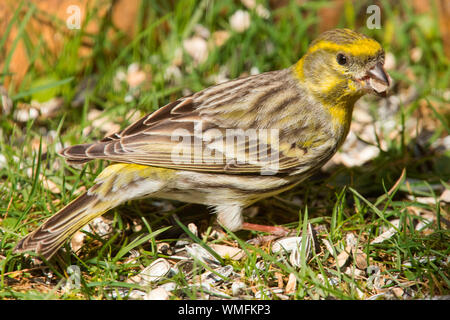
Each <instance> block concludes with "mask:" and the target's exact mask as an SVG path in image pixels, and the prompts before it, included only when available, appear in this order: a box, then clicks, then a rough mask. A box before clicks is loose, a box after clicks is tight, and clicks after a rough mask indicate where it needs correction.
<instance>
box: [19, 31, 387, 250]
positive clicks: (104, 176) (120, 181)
mask: <svg viewBox="0 0 450 320" xmlns="http://www.w3.org/2000/svg"><path fill="white" fill-rule="evenodd" d="M342 55H344V58H345V59H344V58H343V57H342ZM383 59H384V56H383V50H382V49H381V47H380V46H379V44H378V43H377V42H375V41H374V40H372V39H369V38H367V37H365V36H363V35H360V34H358V33H355V32H353V31H350V30H345V29H344V30H339V29H338V30H334V31H330V32H328V33H325V34H323V35H321V36H320V37H319V38H318V39H317V40H316V41H314V42H313V43H312V44H311V46H310V48H309V49H308V52H307V53H306V54H305V56H304V57H303V58H302V59H301V60H300V61H299V62H298V63H297V64H295V65H294V66H292V67H290V68H287V69H284V70H280V71H272V72H267V73H263V74H259V75H255V76H250V77H247V78H241V79H236V80H232V81H229V82H226V83H222V84H219V85H216V86H213V87H210V88H207V89H204V90H202V91H200V92H197V93H195V94H193V95H191V96H189V97H184V98H181V99H179V100H177V101H174V102H172V103H169V104H168V105H166V106H164V107H162V108H160V109H159V110H157V111H155V112H154V113H152V114H149V115H147V116H145V117H144V118H142V119H141V120H139V121H137V122H135V123H134V124H132V125H130V126H129V127H128V128H126V129H124V130H122V131H121V132H118V133H115V134H113V135H111V136H108V137H106V138H104V139H103V140H101V141H99V142H96V143H92V144H84V145H77V146H73V147H69V148H66V149H64V150H63V151H62V152H61V155H62V156H64V157H65V158H66V159H67V161H68V162H72V163H84V162H87V161H90V160H93V159H105V160H110V161H112V162H114V164H111V165H110V166H108V167H107V168H105V169H104V171H103V172H102V173H101V174H100V175H99V176H98V177H97V178H96V184H95V185H94V186H93V187H92V188H90V189H89V190H88V191H87V193H86V194H84V195H82V196H80V197H79V198H77V199H76V200H74V201H73V202H72V203H70V204H69V205H68V206H67V207H65V208H63V209H62V210H61V211H59V212H58V213H57V214H56V215H54V216H53V217H51V218H50V219H49V220H47V221H46V222H45V223H44V224H43V225H42V226H41V227H40V228H38V229H37V230H36V231H34V232H33V233H31V234H30V235H28V236H27V237H26V238H25V239H23V240H21V241H20V242H19V243H18V245H17V247H16V251H26V250H34V251H36V252H40V253H41V254H42V255H43V256H44V257H46V258H50V257H51V256H52V255H53V254H54V253H55V252H56V250H57V249H58V248H59V247H60V246H61V245H62V243H63V242H64V240H65V239H67V238H68V237H70V236H71V235H72V234H73V233H74V232H76V231H77V230H78V229H80V228H81V227H82V226H83V225H84V224H86V223H88V222H89V221H91V220H92V219H93V218H95V217H96V216H99V215H101V214H103V213H104V212H105V211H107V210H108V209H110V208H113V207H115V206H117V205H119V204H120V203H123V202H124V201H127V200H131V199H136V198H141V197H154V198H164V199H174V200H180V201H185V202H192V203H200V204H205V205H208V206H211V207H212V208H213V210H214V211H215V212H216V213H217V214H218V220H219V222H221V223H222V224H223V225H224V226H225V227H227V228H229V229H230V230H232V231H234V230H239V229H241V228H243V227H245V225H246V224H245V223H244V222H243V219H242V214H241V211H242V208H244V207H246V206H248V205H250V204H252V203H254V202H255V201H258V200H259V199H261V198H264V197H268V196H271V195H274V194H278V193H280V192H282V191H284V190H287V189H289V188H292V187H293V186H295V185H296V184H298V183H300V182H301V181H303V180H304V179H306V178H307V177H309V176H310V175H311V174H312V173H313V172H314V170H316V169H318V168H320V167H321V166H322V165H323V164H324V163H325V162H326V161H327V160H328V159H330V158H331V156H332V155H333V154H334V153H335V152H336V150H337V149H338V148H339V146H340V145H341V144H342V143H343V141H344V139H345V137H346V135H347V133H348V130H349V126H350V121H351V114H352V110H353V104H354V102H355V101H356V100H357V99H358V98H359V97H360V96H362V95H363V94H364V93H365V92H369V91H370V92H373V91H374V90H375V91H377V92H378V93H382V92H383V91H385V89H387V86H388V78H387V75H386V74H385V73H384V71H383V70H382V67H381V65H382V63H383ZM344 60H345V61H346V62H348V63H347V65H345V64H342V61H344ZM375 82H376V83H378V87H375V89H374V83H375ZM379 88H381V90H378V89H379ZM383 88H384V89H383ZM230 132H232V133H233V135H232V137H233V141H231V140H227V138H228V137H229V136H230V135H229V133H230ZM260 133H264V134H265V135H266V137H268V139H266V140H264V139H260V136H259V134H260ZM273 133H274V135H272V134H273ZM264 134H262V136H263V137H264ZM184 139H186V141H187V140H189V142H190V143H187V144H184V142H185V141H184ZM255 145H256V146H257V148H254V146H255ZM274 154H275V155H277V158H276V159H275V160H277V161H274V158H273V157H272V155H274Z"/></svg>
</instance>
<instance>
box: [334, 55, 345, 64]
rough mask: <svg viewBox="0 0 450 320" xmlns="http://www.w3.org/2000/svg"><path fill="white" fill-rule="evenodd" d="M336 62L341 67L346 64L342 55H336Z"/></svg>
mask: <svg viewBox="0 0 450 320" xmlns="http://www.w3.org/2000/svg"><path fill="white" fill-rule="evenodd" d="M336 60H337V62H338V63H339V64H340V65H341V66H343V65H345V64H347V57H346V56H345V55H344V54H342V53H338V55H337V56H336Z"/></svg>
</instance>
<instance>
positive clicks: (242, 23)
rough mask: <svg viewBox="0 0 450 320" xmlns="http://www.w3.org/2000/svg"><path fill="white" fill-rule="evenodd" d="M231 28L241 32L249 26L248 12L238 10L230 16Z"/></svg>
mask: <svg viewBox="0 0 450 320" xmlns="http://www.w3.org/2000/svg"><path fill="white" fill-rule="evenodd" d="M230 26H231V29H232V30H234V31H236V32H239V33H242V32H244V31H245V30H247V29H248V28H249V27H250V14H249V13H248V11H244V10H238V11H236V12H235V13H234V14H233V15H232V16H231V17H230Z"/></svg>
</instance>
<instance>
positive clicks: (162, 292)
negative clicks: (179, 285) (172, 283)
mask: <svg viewBox="0 0 450 320" xmlns="http://www.w3.org/2000/svg"><path fill="white" fill-rule="evenodd" d="M169 296H170V294H169V292H167V290H166V289H164V288H161V287H158V288H156V289H153V290H152V291H150V292H149V293H147V294H146V295H145V296H144V300H169Z"/></svg>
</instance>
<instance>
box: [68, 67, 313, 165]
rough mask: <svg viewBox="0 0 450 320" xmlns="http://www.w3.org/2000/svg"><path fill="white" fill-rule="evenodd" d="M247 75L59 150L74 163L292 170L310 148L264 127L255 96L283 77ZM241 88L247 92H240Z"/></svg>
mask: <svg viewBox="0 0 450 320" xmlns="http://www.w3.org/2000/svg"><path fill="white" fill-rule="evenodd" d="M275 75H276V74H275ZM255 78H256V80H255ZM248 79H250V80H248ZM252 79H253V80H252ZM243 80H245V79H237V80H235V81H231V82H228V83H226V84H223V85H218V86H215V87H211V88H208V89H205V90H203V91H200V92H199V93H197V94H195V95H193V96H190V97H185V98H181V99H179V100H176V101H174V102H172V103H169V104H167V105H165V106H164V107H162V108H160V109H158V110H157V111H155V112H153V113H151V114H148V115H146V116H145V117H143V118H142V119H140V120H138V121H136V122H135V123H133V124H131V125H130V126H128V127H127V128H125V129H124V130H122V131H120V132H117V133H115V134H112V135H110V136H107V137H105V138H104V139H102V140H101V141H99V142H96V143H92V144H81V145H75V146H71V147H68V148H65V149H63V150H62V151H61V152H60V154H61V155H62V156H64V157H65V158H66V159H67V161H68V162H72V163H84V162H87V161H89V160H92V159H105V160H110V161H115V162H125V163H135V164H142V165H149V166H157V167H165V168H173V169H181V170H191V171H202V172H215V173H231V174H260V173H262V172H267V174H271V173H288V172H290V171H292V170H293V169H294V168H296V167H298V166H299V165H301V160H299V159H301V156H302V155H303V154H304V153H305V151H304V150H301V149H298V148H295V146H291V145H286V143H282V142H280V141H281V140H280V136H279V134H280V132H279V131H278V130H277V129H265V128H259V127H258V126H259V125H258V123H255V121H256V120H255V119H257V110H256V109H255V108H257V107H258V102H256V101H255V100H257V99H260V100H261V101H260V102H259V105H263V104H264V103H265V102H264V101H263V100H262V99H261V97H264V96H266V97H268V95H267V89H274V88H275V90H278V89H277V88H276V87H277V86H280V85H283V83H281V82H277V81H276V78H275V79H274V78H273V77H272V78H268V79H265V80H264V77H263V78H262V79H261V77H252V78H247V81H243ZM261 86H262V87H261ZM265 86H268V87H267V88H266V87H265ZM269 87H270V88H269ZM252 88H253V90H251V89H252ZM236 90H237V91H236ZM236 92H244V93H246V94H243V95H241V96H240V97H237V96H236ZM233 96H234V97H235V99H234V101H232V97H233ZM258 97H259V98H258ZM254 104H257V105H254ZM227 106H229V107H227ZM252 108H253V109H254V110H253V111H252V112H251V113H249V112H250V111H249V110H250V109H252ZM220 109H222V110H223V111H220ZM217 110H219V111H217ZM232 112H235V113H241V114H242V115H241V120H242V121H241V123H242V124H244V126H240V127H239V128H237V126H233V125H234V123H233V121H235V119H234V118H233V117H231V116H229V115H230V114H231V113H232ZM252 121H253V124H254V125H255V127H254V128H252V124H251V123H252Z"/></svg>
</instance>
